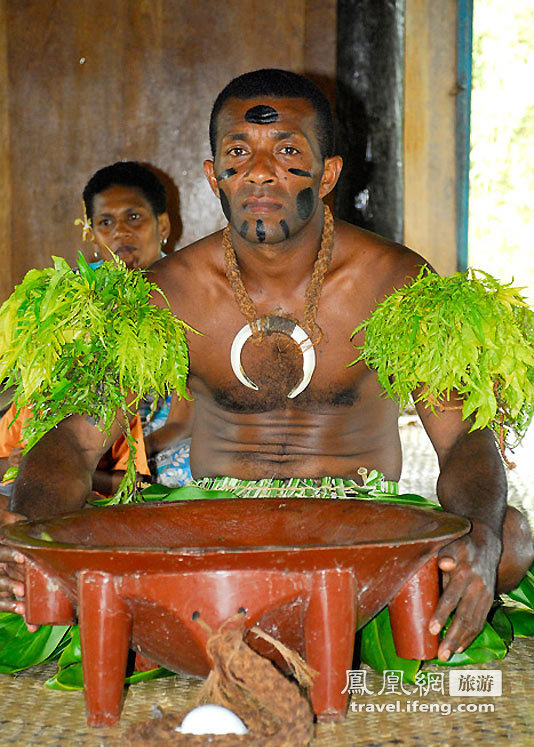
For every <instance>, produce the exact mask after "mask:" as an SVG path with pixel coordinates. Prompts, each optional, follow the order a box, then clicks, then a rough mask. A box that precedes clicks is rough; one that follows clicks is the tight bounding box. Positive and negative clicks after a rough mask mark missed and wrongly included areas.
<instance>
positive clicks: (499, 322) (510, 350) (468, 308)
mask: <svg viewBox="0 0 534 747" xmlns="http://www.w3.org/2000/svg"><path fill="white" fill-rule="evenodd" d="M520 290H521V289H518V288H513V287H511V284H506V285H503V284H501V283H499V281H498V280H496V279H495V278H493V277H492V276H491V275H488V274H487V273H485V272H482V271H481V270H468V271H467V272H463V273H456V274H455V275H452V276H451V277H440V276H439V275H436V274H435V273H433V272H431V271H430V270H429V269H428V267H426V266H425V267H423V268H422V269H421V271H420V273H419V275H418V277H417V278H416V279H415V280H414V281H413V282H412V283H410V284H409V285H407V286H405V287H404V288H401V289H400V290H396V291H395V292H394V293H392V294H391V295H390V296H388V297H386V298H385V299H384V300H383V301H382V302H381V303H380V304H379V305H378V306H377V308H376V309H375V311H374V312H373V314H372V315H371V317H370V318H369V319H367V320H365V321H364V322H362V323H361V324H360V325H359V326H358V327H356V329H355V330H354V332H353V333H352V337H354V336H355V335H356V334H357V333H358V332H361V331H363V330H365V342H364V344H363V345H361V346H359V347H358V348H357V349H358V350H360V354H359V356H358V357H357V358H356V360H355V361H353V363H352V364H351V365H353V364H354V363H357V362H358V361H362V360H363V361H365V362H366V363H367V365H368V366H369V367H370V368H372V369H374V370H375V371H376V374H377V377H378V381H379V382H380V384H381V386H382V387H383V388H384V390H385V392H386V393H387V394H388V395H389V396H390V397H392V398H394V399H396V400H397V401H398V402H399V403H400V405H401V406H406V405H407V404H408V403H409V401H410V396H411V395H412V393H413V392H416V391H418V394H417V396H416V401H418V402H423V403H425V404H426V405H429V406H431V407H432V408H433V409H434V410H439V409H445V408H446V407H447V405H446V402H447V400H448V398H449V395H450V393H451V391H453V390H456V391H457V392H458V393H459V395H460V397H461V398H462V399H463V410H462V416H463V418H464V420H465V419H467V418H471V419H472V428H471V430H475V429H479V428H485V427H490V428H491V429H492V430H493V431H494V433H495V435H496V437H497V440H498V442H499V446H500V449H501V454H502V455H503V457H504V450H505V447H509V448H513V447H514V446H516V445H517V444H518V443H519V441H520V440H521V438H522V437H523V436H524V434H525V432H526V430H527V428H528V425H529V423H530V421H531V419H532V414H533V412H534V312H532V310H531V309H529V308H528V306H527V304H526V301H525V299H524V298H523V297H522V296H521V294H520ZM443 403H445V404H443ZM505 461H507V460H506V459H505Z"/></svg>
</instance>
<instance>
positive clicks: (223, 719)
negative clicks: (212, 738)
mask: <svg viewBox="0 0 534 747" xmlns="http://www.w3.org/2000/svg"><path fill="white" fill-rule="evenodd" d="M175 731H177V732H180V734H248V729H247V727H246V726H245V724H244V723H243V722H242V721H241V719H240V718H239V716H236V714H235V713H234V712H233V711H230V710H229V709H228V708H224V707H223V706H219V705H213V704H212V703H207V704H206V705H201V706H198V708H194V709H193V710H192V711H189V713H188V714H187V715H186V717H185V718H184V720H183V721H182V725H181V726H177V727H176V729H175Z"/></svg>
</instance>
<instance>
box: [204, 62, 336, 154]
mask: <svg viewBox="0 0 534 747" xmlns="http://www.w3.org/2000/svg"><path fill="white" fill-rule="evenodd" d="M261 96H265V97H270V98H277V99H306V100H307V101H309V102H310V104H311V105H312V106H313V108H314V109H315V112H316V114H317V130H318V132H317V137H318V140H319V147H320V148H321V156H322V157H323V159H324V158H329V157H330V156H333V155H334V122H333V119H332V111H331V109H330V104H329V103H328V101H327V99H326V97H325V96H324V94H323V93H322V92H321V91H320V90H319V89H318V88H317V86H316V85H315V83H312V82H311V80H308V78H305V77H304V76H302V75H297V73H292V72H290V71H289V70H277V69H276V68H265V69H263V70H253V71H252V72H250V73H244V74H243V75H240V76H239V77H237V78H234V79H233V80H231V81H230V83H228V85H227V86H225V88H223V90H222V91H221V92H220V94H219V95H218V96H217V98H216V99H215V103H214V104H213V108H212V110H211V117H210V145H211V152H212V155H213V157H215V150H216V142H217V117H218V116H219V112H220V111H221V109H222V107H223V105H224V103H225V102H226V101H227V100H228V99H230V98H236V99H253V98H259V97H261Z"/></svg>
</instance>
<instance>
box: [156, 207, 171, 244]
mask: <svg viewBox="0 0 534 747" xmlns="http://www.w3.org/2000/svg"><path fill="white" fill-rule="evenodd" d="M158 229H159V235H160V236H161V238H162V239H168V238H169V234H170V232H171V220H170V218H169V214H168V213H160V214H159V215H158Z"/></svg>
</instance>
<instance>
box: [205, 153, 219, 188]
mask: <svg viewBox="0 0 534 747" xmlns="http://www.w3.org/2000/svg"><path fill="white" fill-rule="evenodd" d="M204 173H205V174H206V179H207V180H208V184H209V185H210V187H211V191H212V192H213V194H214V195H215V197H219V185H218V184H217V177H216V176H215V167H214V164H213V161H210V160H209V159H206V160H205V161H204Z"/></svg>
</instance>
